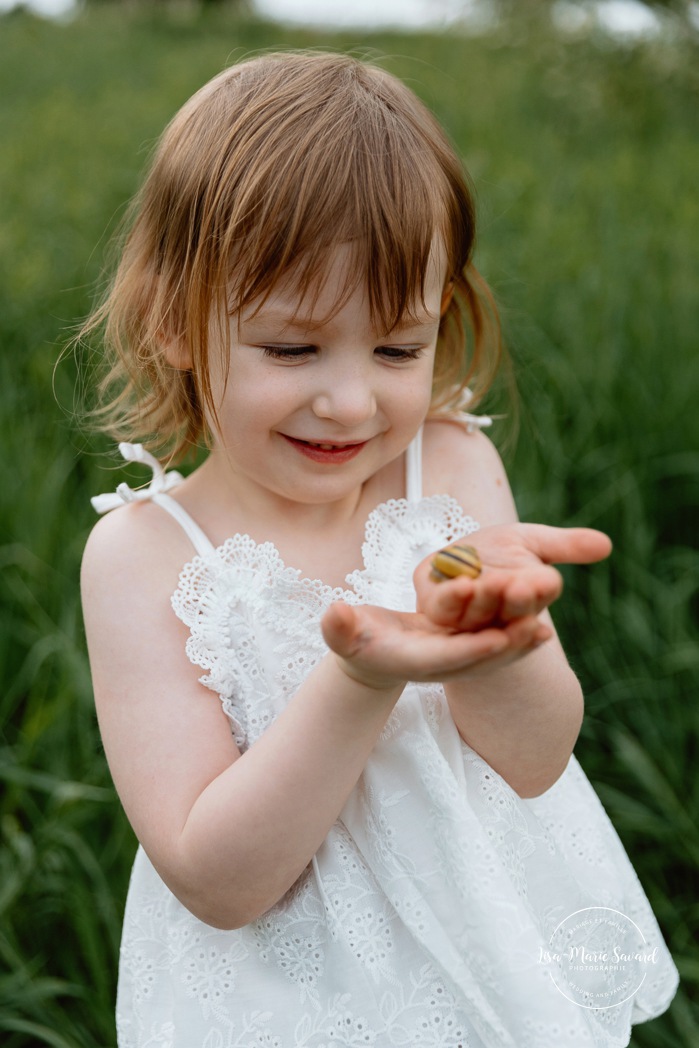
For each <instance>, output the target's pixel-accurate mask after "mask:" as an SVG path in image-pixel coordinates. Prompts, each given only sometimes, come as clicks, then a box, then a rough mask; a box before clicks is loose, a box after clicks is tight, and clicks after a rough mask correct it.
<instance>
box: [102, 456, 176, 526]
mask: <svg viewBox="0 0 699 1048" xmlns="http://www.w3.org/2000/svg"><path fill="white" fill-rule="evenodd" d="M119 451H120V452H121V454H122V456H123V457H124V458H125V459H126V461H127V462H143V463H144V464H145V465H146V466H150V468H151V469H152V470H153V479H152V480H151V482H150V484H149V485H148V486H147V487H145V488H138V489H137V490H136V491H134V489H133V488H130V487H129V485H128V484H120V485H119V487H118V488H117V489H116V491H108V492H106V493H105V494H104V495H95V496H94V498H92V499H90V502H91V503H92V506H93V508H94V509H95V510H96V511H97V513H108V512H109V510H110V509H117V508H118V507H119V506H124V505H126V503H127V502H147V501H148V499H151V498H153V496H154V495H158V494H160V493H162V492H166V491H169V490H170V489H171V488H174V487H176V486H177V485H178V484H181V483H182V481H183V480H184V477H183V476H182V474H181V473H178V472H177V471H176V470H174V469H173V470H170V472H169V473H166V472H165V470H164V469H163V467H162V466H161V465H160V463H159V462H158V460H157V458H155V456H154V455H151V454H150V452H149V451H146V449H145V448H144V447H143V445H142V444H126V443H122V444H120V445H119Z"/></svg>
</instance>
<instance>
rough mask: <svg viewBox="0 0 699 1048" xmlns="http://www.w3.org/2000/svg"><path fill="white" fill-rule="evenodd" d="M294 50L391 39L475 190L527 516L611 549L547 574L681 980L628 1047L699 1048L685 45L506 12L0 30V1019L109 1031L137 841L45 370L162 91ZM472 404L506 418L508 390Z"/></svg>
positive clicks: (98, 1037)
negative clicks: (429, 24) (114, 757)
mask: <svg viewBox="0 0 699 1048" xmlns="http://www.w3.org/2000/svg"><path fill="white" fill-rule="evenodd" d="M308 45H310V46H331V47H333V48H342V49H344V48H354V49H359V50H361V51H362V52H368V53H369V54H372V55H377V56H381V57H382V63H383V64H384V65H385V66H386V67H387V68H389V69H390V70H391V71H392V72H394V73H396V74H398V75H399V76H401V77H403V78H405V79H406V80H407V81H408V82H409V83H410V84H411V85H412V86H413V88H414V89H415V90H416V91H417V92H418V93H419V94H420V95H421V96H422V97H423V98H425V99H426V101H427V102H428V103H429V104H430V105H431V106H432V108H433V109H434V110H435V111H436V112H437V114H438V116H439V117H440V118H441V120H442V121H443V123H444V124H445V125H446V127H447V128H448V129H449V131H450V133H451V134H452V136H453V138H454V139H455V140H456V142H457V143H458V146H459V149H460V150H461V152H462V154H463V156H464V158H465V160H466V162H467V164H468V166H469V168H470V170H471V172H472V174H473V177H474V179H475V182H476V185H477V188H478V195H479V210H480V229H481V235H480V247H479V252H478V262H479V265H480V268H481V269H482V271H483V272H484V273H485V275H486V277H487V278H488V279H489V280H490V282H491V284H492V286H493V287H494V289H495V291H496V293H497V295H498V298H499V301H500V303H501V305H502V308H503V316H504V322H505V329H506V333H507V339H508V343H509V346H510V350H511V353H512V356H513V361H514V370H515V374H516V377H517V381H518V385H519V391H520V402H521V403H520V409H521V426H520V432H519V436H518V440H517V443H516V447H515V448H514V449H511V450H509V451H508V452H506V459H507V463H508V466H509V469H510V472H511V477H512V481H513V486H514V489H515V493H516V496H517V499H518V503H519V508H520V512H521V515H522V516H523V517H524V518H526V519H530V520H540V521H545V522H548V523H556V524H561V525H566V524H587V525H591V526H595V527H600V528H602V529H604V530H606V531H607V532H608V533H609V534H610V535H611V536H612V538H613V539H614V542H615V553H614V556H613V558H612V559H611V560H610V561H609V562H608V563H606V564H604V565H600V566H598V567H595V568H592V569H575V570H572V571H566V580H567V592H566V594H565V597H564V599H563V600H562V602H561V604H560V607H559V609H558V611H557V623H558V626H559V630H560V632H561V634H562V636H563V640H564V643H565V645H566V647H567V650H568V651H569V654H570V657H571V660H572V662H573V665H574V666H575V668H576V670H577V672H578V673H579V675H580V676H581V678H582V680H583V683H584V686H585V690H586V695H587V716H586V720H585V724H584V728H583V731H582V735H581V738H580V741H579V743H578V747H577V750H576V753H577V755H578V758H579V760H580V761H581V763H582V765H583V767H584V768H585V770H586V771H587V773H588V775H589V777H590V778H591V780H592V782H593V783H594V785H595V787H596V789H597V790H598V793H599V795H600V797H601V799H602V801H603V803H604V804H605V806H606V807H607V810H608V811H609V813H610V815H611V818H612V820H613V822H614V824H615V826H616V827H617V829H618V831H619V833H620V835H621V837H622V839H623V841H624V843H625V845H626V847H627V849H628V851H629V853H630V854H631V856H632V859H633V862H634V864H635V866H636V869H637V871H638V873H639V876H640V878H641V881H642V882H643V885H644V887H645V889H646V891H647V893H648V895H649V896H650V899H651V902H652V904H653V907H654V909H655V912H656V914H657V916H658V919H659V921H660V924H661V926H662V928H663V932H664V934H665V937H666V940H667V941H668V943H669V945H670V947H671V950H672V952H673V954H674V957H675V960H676V962H677V964H678V967H679V968H680V971H681V975H682V987H681V990H680V992H679V994H678V996H677V998H676V1000H675V1002H674V1003H673V1006H672V1007H671V1009H670V1011H669V1012H668V1013H667V1014H666V1015H665V1016H663V1017H662V1018H660V1019H658V1020H656V1021H654V1022H652V1023H650V1024H648V1025H647V1026H642V1027H637V1028H636V1030H635V1032H634V1039H633V1042H632V1043H633V1044H634V1045H636V1046H640V1048H651V1046H652V1048H677V1046H687V1048H689V1046H696V1045H697V1044H699V1006H698V997H699V995H698V994H697V987H698V984H699V955H698V953H697V949H696V943H697V938H698V932H699V898H698V895H697V869H698V868H699V828H698V826H699V820H698V816H699V804H698V799H699V777H698V776H697V775H696V765H697V756H698V748H697V742H698V740H699V704H698V703H697V679H698V674H697V671H698V670H699V646H698V645H697V632H698V631H697V617H698V616H697V611H698V610H699V601H698V597H697V588H698V580H699V553H698V552H697V549H696V543H695V541H694V540H695V536H696V534H697V530H698V527H699V479H698V478H699V353H698V352H697V349H698V342H699V293H698V287H699V195H698V194H697V181H698V174H699V105H697V100H698V99H697V96H698V90H697V89H698V87H699V72H698V70H699V63H698V62H697V57H698V56H697V54H696V52H695V51H694V52H693V51H692V49H691V47H690V46H689V44H687V43H686V42H682V41H676V42H675V43H674V44H673V45H672V46H670V45H666V44H662V43H660V42H656V43H653V44H651V43H648V44H645V45H642V46H636V47H633V48H631V47H628V46H620V45H618V44H614V43H612V42H611V41H609V40H608V39H605V38H601V37H600V38H591V39H575V38H565V39H564V38H556V37H554V36H553V35H551V34H549V33H546V32H543V31H541V30H537V31H535V32H534V31H532V29H531V27H529V28H527V27H526V26H525V25H523V24H518V25H509V26H505V27H501V28H500V29H498V30H495V31H493V32H492V33H491V34H490V35H488V36H485V37H481V38H470V39H469V38H466V37H464V38H460V37H459V36H458V35H456V34H454V33H450V34H449V35H448V36H439V35H425V34H420V35H405V36H400V35H397V34H386V33H372V34H371V35H367V34H361V33H358V32H355V33H352V34H350V35H344V36H341V37H340V36H330V35H328V34H322V35H320V34H312V33H309V32H300V31H291V30H282V29H280V28H276V27H274V26H269V25H264V24H260V23H257V22H255V21H254V20H252V19H247V20H245V19H244V20H235V21H234V20H231V19H230V18H228V19H227V18H226V16H225V14H213V15H209V16H207V17H205V18H202V17H195V16H194V15H193V14H191V13H189V14H187V13H186V9H183V11H181V12H180V13H179V14H177V15H173V16H171V17H169V18H168V17H159V18H158V19H155V18H154V17H146V16H143V15H138V14H137V13H134V12H132V13H131V14H128V15H126V14H124V12H118V11H116V10H114V9H113V8H112V7H111V6H109V5H107V7H106V9H105V10H92V11H91V12H90V13H89V16H87V15H84V16H81V17H80V18H79V19H78V20H76V21H75V22H73V23H71V24H67V25H58V24H49V23H45V22H41V21H38V20H34V19H32V18H30V17H28V16H26V15H21V14H16V15H13V16H6V17H4V18H2V19H0V99H1V100H2V101H1V102H0V142H1V143H2V146H1V149H0V433H1V436H2V448H3V456H2V465H1V466H0V469H1V470H2V477H1V480H2V487H1V490H2V498H1V499H0V566H1V570H0V587H1V589H0V592H1V594H2V603H1V605H0V615H1V616H2V620H1V622H0V664H1V665H2V672H3V680H2V687H1V689H0V719H1V721H2V725H3V727H2V737H1V738H0V779H1V781H2V794H1V798H0V833H1V835H2V843H1V845H0V1040H2V1043H3V1045H6V1046H7V1048H20V1046H21V1048H28V1046H37V1045H51V1046H55V1048H97V1046H110V1045H113V1044H114V1043H115V1037H114V1029H113V994H114V986H115V973H116V959H117V949H118V941H119V933H120V924H121V911H122V907H123V902H124V896H125V891H126V884H127V878H128V872H129V869H130V864H131V860H132V857H133V853H134V850H135V841H134V838H133V835H132V833H131V831H130V829H129V828H128V826H127V824H126V822H125V819H124V817H123V815H122V814H121V812H120V809H119V807H118V804H117V802H116V800H115V797H114V793H113V790H112V788H111V784H110V779H109V775H108V772H107V769H106V766H105V762H104V758H103V754H102V752H101V748H100V743H99V738H98V733H97V729H96V724H95V719H94V712H93V706H92V698H91V690H90V679H89V670H88V665H87V660H86V655H85V645H84V638H83V632H82V625H81V619H80V611H79V602H78V571H79V561H80V555H81V550H82V547H83V545H84V542H85V538H86V535H87V533H88V531H89V528H90V526H91V524H92V523H93V514H92V510H91V508H90V506H89V501H88V500H89V496H90V495H91V494H94V493H96V492H99V491H103V490H109V489H112V488H113V487H114V486H115V485H116V483H117V479H123V476H124V474H123V473H121V472H120V473H119V474H117V473H115V472H114V468H115V466H116V459H115V458H114V455H113V453H112V451H111V449H110V448H109V446H108V444H107V442H106V441H105V440H104V439H103V438H97V437H94V436H93V435H91V434H89V433H88V432H87V431H86V430H85V427H84V426H82V425H81V424H80V422H79V419H78V418H77V417H76V416H75V414H74V408H75V406H76V404H77V403H78V402H79V393H80V385H79V382H78V381H77V379H76V368H75V362H74V361H73V360H72V359H68V360H66V361H65V362H63V363H61V364H60V365H59V367H58V369H57V371H56V373H55V377H54V374H53V369H54V363H55V361H56V359H57V357H58V354H59V352H60V349H61V347H62V345H63V344H64V343H65V340H66V337H67V334H68V333H69V332H70V330H71V325H73V324H74V323H75V321H76V319H77V318H79V317H81V316H82V315H84V314H85V312H86V311H87V309H88V308H89V304H90V302H91V300H92V294H93V292H94V288H95V282H96V281H97V280H98V279H99V274H100V271H101V268H102V265H103V262H104V249H105V244H106V241H107V238H108V234H109V232H110V231H111V230H112V229H113V228H114V226H115V224H116V222H117V221H118V219H119V217H120V216H121V214H122V213H123V207H124V202H125V201H126V200H127V198H128V197H129V196H130V195H131V194H132V192H133V191H134V189H135V187H136V185H137V182H138V178H139V174H140V172H141V170H142V167H143V164H144V162H145V159H146V156H147V154H148V151H149V149H150V147H151V145H152V144H153V142H154V140H155V138H156V136H157V135H158V133H159V132H160V130H161V129H162V127H163V126H164V124H165V122H166V121H167V120H168V119H169V117H170V116H171V115H172V113H173V112H174V111H175V109H176V108H177V107H178V106H179V105H180V104H181V103H182V102H183V101H184V100H185V99H186V98H187V97H188V96H189V95H190V94H191V92H192V91H193V90H194V89H195V88H196V87H198V86H199V85H200V84H201V83H202V82H203V81H204V80H206V79H207V78H208V77H210V76H211V75H213V74H214V73H216V72H218V71H219V70H220V69H221V68H222V67H223V66H224V65H226V64H229V63H230V62H231V61H234V60H236V59H237V58H239V57H241V56H243V55H245V54H247V53H248V52H250V51H254V50H256V49H259V48H267V47H278V46H279V47H289V46H308ZM490 406H491V409H492V410H494V411H495V410H498V411H499V410H503V395H502V394H500V395H496V396H495V397H494V400H493V402H492V404H491V405H490ZM505 410H506V408H505ZM509 428H510V427H509V424H508V423H507V422H504V423H502V424H500V425H499V427H498V429H497V430H496V431H495V432H494V436H495V439H496V440H497V441H499V442H501V441H503V440H504V439H505V437H506V435H507V433H508V429H509ZM134 476H136V474H134ZM416 1048H417V1046H416Z"/></svg>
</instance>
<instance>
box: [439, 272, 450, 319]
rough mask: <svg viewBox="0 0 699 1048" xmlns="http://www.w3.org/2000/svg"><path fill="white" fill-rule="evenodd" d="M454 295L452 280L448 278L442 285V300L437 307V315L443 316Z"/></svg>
mask: <svg viewBox="0 0 699 1048" xmlns="http://www.w3.org/2000/svg"><path fill="white" fill-rule="evenodd" d="M453 297H454V281H453V280H448V281H447V283H446V284H445V285H444V291H443V292H442V302H441V305H440V307H439V315H440V317H443V316H444V314H445V313H446V311H447V310H448V309H449V306H450V305H451V300H452V298H453Z"/></svg>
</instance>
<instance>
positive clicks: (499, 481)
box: [495, 477, 502, 488]
mask: <svg viewBox="0 0 699 1048" xmlns="http://www.w3.org/2000/svg"><path fill="white" fill-rule="evenodd" d="M495 483H496V484H497V486H498V487H499V488H501V487H502V481H501V480H500V477H498V478H497V479H496V481H495Z"/></svg>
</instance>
